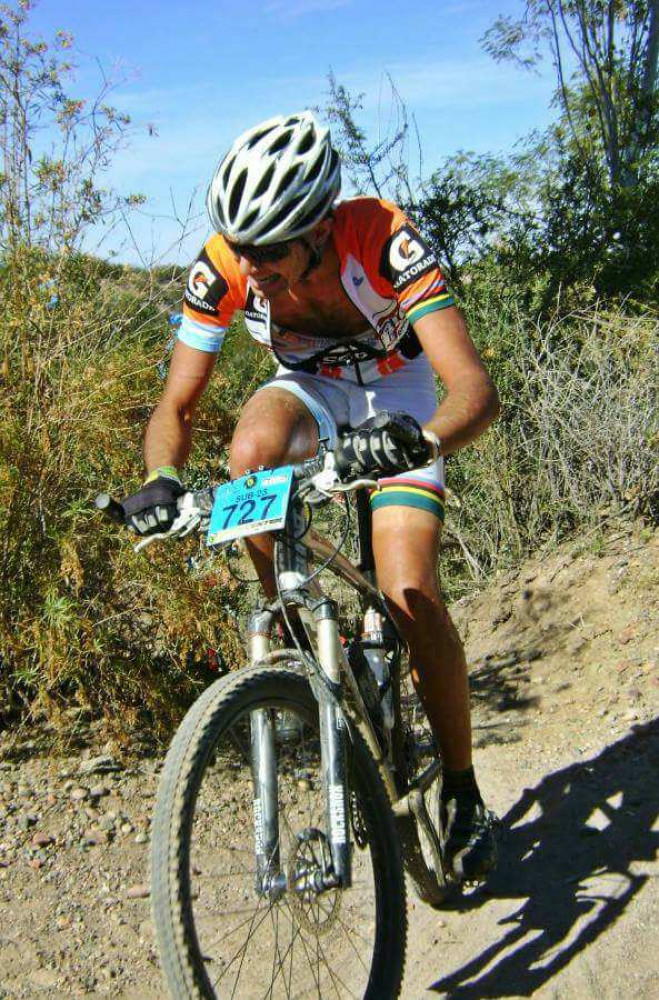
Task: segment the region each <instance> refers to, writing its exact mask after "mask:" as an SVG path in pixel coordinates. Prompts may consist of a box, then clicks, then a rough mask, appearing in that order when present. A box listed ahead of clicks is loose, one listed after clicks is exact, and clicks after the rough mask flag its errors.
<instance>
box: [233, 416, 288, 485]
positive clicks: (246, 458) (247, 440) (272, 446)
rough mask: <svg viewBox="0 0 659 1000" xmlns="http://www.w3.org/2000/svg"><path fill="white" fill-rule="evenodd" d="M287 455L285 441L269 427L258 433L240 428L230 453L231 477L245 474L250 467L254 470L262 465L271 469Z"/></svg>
mask: <svg viewBox="0 0 659 1000" xmlns="http://www.w3.org/2000/svg"><path fill="white" fill-rule="evenodd" d="M285 455H286V445H285V442H284V441H282V440H281V439H279V438H278V437H277V436H276V435H274V434H272V433H271V432H270V431H268V430H267V429H260V430H259V433H258V434H256V433H255V432H254V431H253V430H252V429H250V428H245V429H244V430H238V431H237V432H236V434H235V436H234V439H233V441H232V442H231V450H230V453H229V468H230V472H231V478H232V479H236V478H237V477H238V476H243V475H244V474H245V473H246V472H247V470H248V469H249V470H250V471H251V472H254V471H255V470H256V469H258V468H260V467H261V466H263V468H265V469H270V468H272V467H273V466H276V465H280V464H281V463H282V462H283V460H284V458H285Z"/></svg>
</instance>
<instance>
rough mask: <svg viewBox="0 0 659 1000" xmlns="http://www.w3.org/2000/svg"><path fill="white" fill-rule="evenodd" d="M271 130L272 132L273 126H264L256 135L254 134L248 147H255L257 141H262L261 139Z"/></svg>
mask: <svg viewBox="0 0 659 1000" xmlns="http://www.w3.org/2000/svg"><path fill="white" fill-rule="evenodd" d="M270 132H272V129H271V128H264V129H262V130H261V131H260V132H257V133H256V135H253V136H252V138H251V139H250V140H249V142H248V143H247V149H254V146H256V144H257V142H260V141H261V139H265V137H266V135H269V134H270Z"/></svg>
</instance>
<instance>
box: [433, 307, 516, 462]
mask: <svg viewBox="0 0 659 1000" xmlns="http://www.w3.org/2000/svg"><path fill="white" fill-rule="evenodd" d="M414 329H415V331H416V334H417V336H418V338H419V341H420V343H421V346H422V347H423V350H424V352H425V354H426V355H427V356H428V359H429V361H430V364H431V365H432V367H433V370H434V371H435V372H437V374H438V375H439V377H440V378H441V380H442V382H443V383H444V386H445V388H446V396H445V397H444V399H443V400H442V402H441V403H440V405H439V407H438V408H437V410H436V411H435V413H434V414H433V417H432V419H431V420H429V421H428V423H427V424H426V427H427V429H428V430H431V431H434V432H435V434H437V436H438V437H439V439H440V441H441V443H442V454H444V455H450V454H451V452H454V451H458V450H459V449H460V448H464V447H465V446H466V445H468V444H471V442H472V441H475V440H476V438H477V437H479V436H480V435H481V434H482V433H483V431H485V430H486V429H487V428H488V427H489V426H490V424H491V423H492V422H493V421H494V420H495V419H496V418H497V416H498V415H499V397H498V395H497V391H496V389H495V388H494V385H493V384H492V381H491V379H490V376H489V375H488V373H487V370H486V368H485V365H484V364H483V362H482V360H481V358H480V355H479V354H478V351H477V350H476V348H475V347H474V344H473V342H472V339H471V337H470V336H469V333H468V331H467V326H466V323H465V321H464V319H463V317H462V313H461V312H460V311H459V310H458V309H456V308H455V307H454V306H450V307H449V308H448V309H439V310H437V311H436V312H431V313H428V314H427V315H426V316H422V317H421V319H419V320H418V321H417V322H416V323H415V324H414Z"/></svg>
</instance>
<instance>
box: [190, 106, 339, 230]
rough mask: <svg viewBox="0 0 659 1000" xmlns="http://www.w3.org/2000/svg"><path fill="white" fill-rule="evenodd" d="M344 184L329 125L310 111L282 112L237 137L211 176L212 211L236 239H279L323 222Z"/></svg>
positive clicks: (217, 222)
mask: <svg viewBox="0 0 659 1000" xmlns="http://www.w3.org/2000/svg"><path fill="white" fill-rule="evenodd" d="M340 187H341V163H340V160H339V156H338V153H337V152H336V150H335V149H332V144H331V140H330V133H329V129H328V128H324V127H323V126H321V125H319V124H318V122H317V121H316V119H315V118H314V116H313V115H312V113H311V112H310V111H301V112H300V113H299V114H295V115H290V117H288V118H284V117H282V116H281V115H280V116H278V117H277V118H270V119H269V121H265V122H261V124H260V125H256V126H255V128H252V129H250V130H249V131H248V132H244V133H243V134H242V135H241V136H239V137H238V138H237V139H236V141H235V142H234V144H233V146H232V147H231V149H230V150H229V152H228V153H227V154H226V156H224V158H223V159H222V161H221V162H220V165H219V167H218V168H217V170H216V171H215V176H214V177H213V180H212V181H211V184H210V187H209V189H208V197H207V206H208V213H209V215H210V217H211V222H212V224H213V227H214V228H215V229H216V230H217V231H218V232H220V233H222V235H223V236H226V237H227V238H228V239H229V240H231V241H232V242H234V243H244V244H252V245H257V246H258V245H267V244H269V243H279V242H283V241H285V240H292V239H295V238H296V237H298V236H301V235H302V234H303V233H306V232H308V231H309V230H310V229H312V228H313V227H314V226H315V225H316V223H318V222H320V220H321V219H323V218H324V217H325V215H327V212H328V211H329V209H330V207H331V205H332V202H333V201H334V200H335V198H336V197H337V195H338V193H339V189H340Z"/></svg>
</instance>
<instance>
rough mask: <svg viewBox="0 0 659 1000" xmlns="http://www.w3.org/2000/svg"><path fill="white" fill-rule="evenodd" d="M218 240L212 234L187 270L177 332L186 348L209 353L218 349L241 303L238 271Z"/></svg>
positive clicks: (219, 238)
mask: <svg viewBox="0 0 659 1000" xmlns="http://www.w3.org/2000/svg"><path fill="white" fill-rule="evenodd" d="M220 240H221V237H211V239H210V240H209V241H208V243H206V245H205V246H204V248H203V249H202V251H201V253H200V254H199V256H198V257H197V259H196V260H195V262H194V264H193V265H192V267H191V268H190V270H189V272H188V281H187V285H186V288H185V294H184V296H183V319H182V321H181V326H180V327H179V332H178V339H179V340H181V341H182V342H183V343H184V344H187V345H188V347H194V348H196V349H197V350H198V351H208V352H210V353H215V352H218V351H219V350H220V349H221V347H222V343H223V341H224V336H225V333H226V330H227V327H228V326H229V324H230V323H231V320H232V317H233V314H234V312H235V311H236V309H240V308H242V306H243V301H242V299H241V276H240V273H239V272H237V269H236V266H235V261H232V260H230V259H229V255H228V251H226V250H225V249H224V247H223V246H222V244H221V243H220V242H219V241H220ZM223 251H224V252H223ZM232 265H233V266H232Z"/></svg>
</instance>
